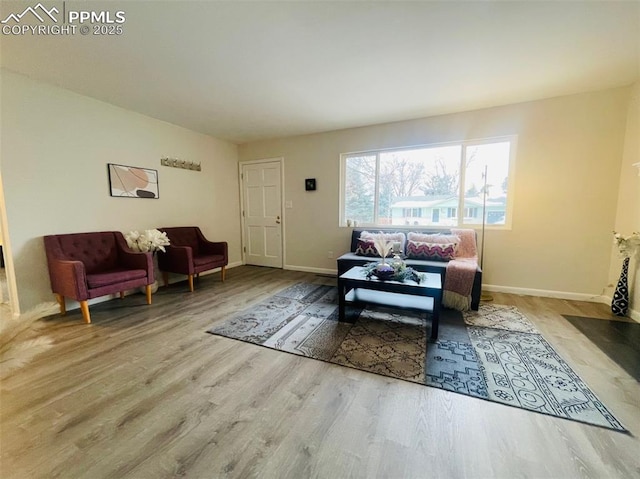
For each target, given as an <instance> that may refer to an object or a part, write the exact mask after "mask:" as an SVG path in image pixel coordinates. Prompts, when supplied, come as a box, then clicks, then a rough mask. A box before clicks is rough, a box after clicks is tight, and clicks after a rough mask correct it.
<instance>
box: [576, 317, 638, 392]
mask: <svg viewBox="0 0 640 479" xmlns="http://www.w3.org/2000/svg"><path fill="white" fill-rule="evenodd" d="M563 316H564V317H565V318H566V319H567V321H569V322H570V323H571V324H572V325H573V326H575V328H576V329H577V330H578V331H580V332H581V333H582V334H584V335H585V336H586V337H587V338H589V340H590V341H591V342H592V343H593V344H595V345H596V346H598V348H600V350H601V351H602V352H603V353H605V354H606V355H607V356H609V357H610V358H611V360H612V361H614V362H615V363H616V364H618V365H619V366H620V367H621V368H622V369H624V370H625V371H626V372H628V373H629V374H630V375H631V376H633V377H634V378H635V379H636V381H639V382H640V324H638V323H635V322H627V321H614V320H607V319H597V318H586V317H583V316H568V315H566V314H565V315H563Z"/></svg>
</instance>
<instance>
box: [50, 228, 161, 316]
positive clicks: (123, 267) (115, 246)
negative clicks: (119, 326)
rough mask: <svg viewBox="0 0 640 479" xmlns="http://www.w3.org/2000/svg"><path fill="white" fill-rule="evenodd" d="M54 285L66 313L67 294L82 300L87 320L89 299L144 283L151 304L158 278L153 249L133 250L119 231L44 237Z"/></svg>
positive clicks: (54, 290) (81, 305) (122, 295)
mask: <svg viewBox="0 0 640 479" xmlns="http://www.w3.org/2000/svg"><path fill="white" fill-rule="evenodd" d="M44 247H45V251H46V253H47V263H48V264H49V277H50V279H51V289H52V290H53V292H54V293H55V294H56V298H57V300H58V303H59V304H60V313H61V314H65V313H66V307H65V297H67V298H72V299H75V300H77V301H79V302H80V309H81V310H82V317H83V318H84V321H85V323H90V322H91V316H90V314H89V305H88V303H87V300H88V299H91V298H97V297H99V296H105V295H107V294H112V293H120V297H121V298H123V297H124V292H125V290H128V289H133V288H138V287H140V286H145V290H146V294H147V304H151V284H152V283H153V282H154V281H155V278H154V273H153V258H152V256H151V253H138V252H134V251H132V250H131V249H129V247H128V246H127V242H126V241H125V239H124V236H122V233H120V232H119V231H102V232H97V233H72V234H62V235H50V236H45V237H44Z"/></svg>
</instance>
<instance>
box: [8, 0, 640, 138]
mask: <svg viewBox="0 0 640 479" xmlns="http://www.w3.org/2000/svg"><path fill="white" fill-rule="evenodd" d="M36 3H37V1H35V0H34V1H33V2H32V3H29V2H21V3H17V4H16V3H11V2H6V1H4V0H3V1H2V2H1V3H0V16H1V17H2V19H4V18H6V16H7V15H8V14H10V13H12V12H18V13H19V12H21V11H22V10H23V9H24V8H25V6H28V5H31V4H32V5H35V4H36ZM61 3H62V2H55V1H52V2H47V1H46V0H43V4H44V5H45V6H47V7H51V6H52V5H59V6H60V7H61ZM65 7H66V8H67V10H69V9H72V8H77V9H85V10H86V9H88V7H90V8H91V9H94V10H102V9H108V10H110V11H112V12H115V11H116V10H122V11H124V12H125V14H126V23H125V24H124V26H123V29H124V33H123V34H122V35H121V36H104V37H101V36H91V35H88V36H81V35H73V36H71V35H70V36H32V35H24V36H14V35H2V36H1V38H0V42H1V43H0V45H1V66H2V67H4V68H7V69H9V70H13V71H16V72H19V73H22V74H25V75H28V76H30V77H33V78H36V79H38V80H42V81H45V82H48V83H53V84H55V85H59V86H61V87H63V88H66V89H69V90H72V91H75V92H78V93H81V94H84V95H88V96H91V97H94V98H98V99H100V100H104V101H106V102H109V103H112V104H115V105H118V106H121V107H124V108H127V109H129V110H133V111H137V112H140V113H143V114H145V115H149V116H151V117H154V118H158V119H161V120H165V121H168V122H171V123H174V124H177V125H181V126H184V127H186V128H190V129H192V130H196V131H200V132H203V133H207V134H210V135H212V136H215V137H218V138H223V139H227V140H230V141H233V142H236V143H244V142H248V141H253V140H257V139H263V138H273V137H282V136H291V135H297V134H304V133H312V132H319V131H328V130H335V129H341V128H348V127H354V126H363V125H371V124H376V123H384V122H389V121H397V120H405V119H411V118H419V117H425V116H431V115H437V114H442V113H451V112H456V111H465V110H472V109H477V108H483V107H489V106H496V105H503V104H509V103H516V102H521V101H528V100H535V99H540V98H548V97H553V96H559V95H565V94H571V93H578V92H584V91H591V90H598V89H604V88H610V87H615V86H621V85H628V84H631V83H633V82H634V81H636V80H638V79H639V78H640V74H639V72H640V2H637V1H630V2H614V1H608V2H537V1H536V2H531V1H528V2H458V1H448V2H408V3H405V2H302V1H300V2H266V1H263V2H191V1H173V2H139V1H136V2H106V1H102V2H73V1H67V2H66V5H65ZM3 120H9V121H10V119H3Z"/></svg>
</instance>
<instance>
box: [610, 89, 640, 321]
mask: <svg viewBox="0 0 640 479" xmlns="http://www.w3.org/2000/svg"><path fill="white" fill-rule="evenodd" d="M638 162H640V82H638V83H636V84H635V85H634V87H633V91H632V95H631V100H630V101H629V109H628V114H627V128H626V135H625V142H624V158H623V161H622V169H621V171H620V189H619V191H618V208H617V214H616V222H615V230H616V231H618V232H619V233H620V234H622V235H624V236H627V235H629V234H631V233H632V232H633V231H640V176H638V169H637V168H636V167H634V166H633V164H634V163H638ZM638 259H639V258H638V257H636V258H633V259H632V260H631V262H630V265H629V289H630V300H631V301H630V305H629V309H630V311H629V314H630V316H631V317H633V318H635V319H636V320H639V321H640V274H638V272H639V269H640V261H638ZM621 265H622V259H621V258H620V257H619V256H618V251H617V249H616V248H615V247H614V248H613V252H612V257H611V270H610V272H609V278H610V283H609V286H608V288H607V294H608V296H609V298H611V297H612V296H613V290H614V288H615V285H616V284H617V282H618V278H619V276H620V269H621Z"/></svg>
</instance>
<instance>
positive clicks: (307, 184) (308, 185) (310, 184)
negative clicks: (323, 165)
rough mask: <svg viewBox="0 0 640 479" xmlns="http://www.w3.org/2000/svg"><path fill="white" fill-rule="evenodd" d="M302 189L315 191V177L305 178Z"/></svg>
mask: <svg viewBox="0 0 640 479" xmlns="http://www.w3.org/2000/svg"><path fill="white" fill-rule="evenodd" d="M304 189H305V190H307V191H315V190H316V179H315V178H307V179H306V180H304Z"/></svg>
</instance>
